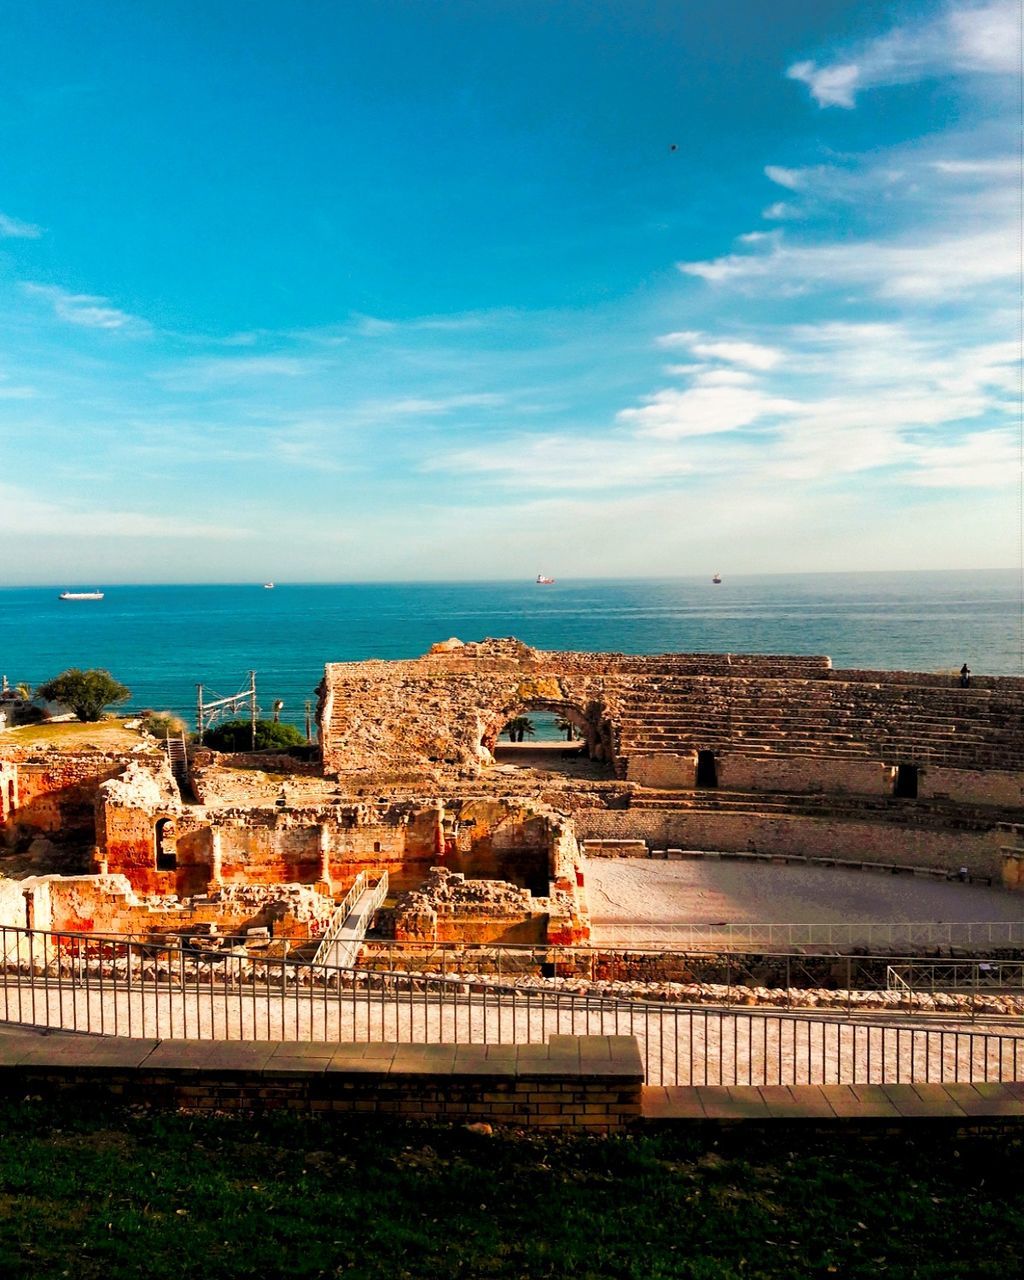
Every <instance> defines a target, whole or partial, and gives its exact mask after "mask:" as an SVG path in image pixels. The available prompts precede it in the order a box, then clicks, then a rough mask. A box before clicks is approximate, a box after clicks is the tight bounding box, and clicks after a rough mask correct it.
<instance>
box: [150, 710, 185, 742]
mask: <svg viewBox="0 0 1024 1280" xmlns="http://www.w3.org/2000/svg"><path fill="white" fill-rule="evenodd" d="M142 727H143V729H145V731H146V732H147V733H151V734H152V735H153V737H154V738H161V739H163V738H178V737H180V736H181V735H182V734H183V733H184V732H185V728H186V725H185V721H184V720H182V718H181V716H176V715H175V714H174V712H173V711H147V712H145V714H144V715H143V717H142Z"/></svg>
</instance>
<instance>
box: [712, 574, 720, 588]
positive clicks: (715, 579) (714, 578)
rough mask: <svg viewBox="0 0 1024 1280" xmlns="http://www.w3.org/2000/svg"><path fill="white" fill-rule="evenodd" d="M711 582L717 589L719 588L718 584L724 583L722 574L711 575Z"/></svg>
mask: <svg viewBox="0 0 1024 1280" xmlns="http://www.w3.org/2000/svg"><path fill="white" fill-rule="evenodd" d="M711 581H712V582H713V583H714V584H715V586H716V587H717V586H718V584H719V583H720V582H721V581H722V575H721V574H720V573H713V574H712V575H711Z"/></svg>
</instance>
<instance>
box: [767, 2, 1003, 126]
mask: <svg viewBox="0 0 1024 1280" xmlns="http://www.w3.org/2000/svg"><path fill="white" fill-rule="evenodd" d="M1019 21H1020V12H1019V5H1018V2H1017V0H992V2H990V3H982V4H969V5H963V4H958V5H954V4H947V5H946V6H945V7H944V9H943V10H942V11H941V12H940V13H938V14H937V15H936V16H934V17H932V18H930V19H924V20H920V21H915V22H910V23H906V24H904V25H902V26H896V27H894V28H893V29H892V30H891V31H888V32H887V33H886V34H885V35H882V36H877V37H876V38H874V39H872V40H867V41H865V42H863V43H862V44H860V45H858V46H856V47H854V48H851V49H850V50H848V51H846V52H844V53H841V54H839V55H837V56H836V57H835V58H834V59H833V60H831V61H828V62H824V63H819V62H816V61H814V60H813V59H806V60H802V61H800V62H794V63H793V65H792V66H791V67H789V69H788V70H787V72H786V74H787V76H788V77H789V78H790V79H791V80H798V81H800V82H801V83H803V84H806V85H807V87H808V89H809V90H810V93H811V97H812V98H813V99H814V100H815V102H817V104H818V105H819V106H820V107H846V108H852V107H853V106H855V105H856V100H857V95H858V94H859V93H861V92H863V91H864V90H866V89H875V88H879V87H881V86H884V85H895V84H907V83H909V82H912V81H915V80H923V79H925V78H928V77H932V76H942V75H950V74H956V73H960V74H963V73H974V74H981V75H1002V76H1013V75H1015V74H1017V69H1018V48H1019V44H1020V31H1019Z"/></svg>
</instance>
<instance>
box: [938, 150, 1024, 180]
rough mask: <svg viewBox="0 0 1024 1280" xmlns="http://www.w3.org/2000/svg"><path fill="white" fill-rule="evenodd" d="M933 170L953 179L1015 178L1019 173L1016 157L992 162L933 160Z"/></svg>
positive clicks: (1003, 157) (997, 159) (1005, 157)
mask: <svg viewBox="0 0 1024 1280" xmlns="http://www.w3.org/2000/svg"><path fill="white" fill-rule="evenodd" d="M931 167H932V168H933V169H935V170H937V171H938V172H939V173H948V174H952V175H953V176H954V177H969V178H1007V179H1010V178H1016V177H1017V175H1018V174H1019V173H1020V160H1019V158H1018V157H1017V156H998V157H996V158H995V159H992V160H934V161H933V162H932V166H931Z"/></svg>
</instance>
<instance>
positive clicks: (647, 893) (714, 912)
mask: <svg viewBox="0 0 1024 1280" xmlns="http://www.w3.org/2000/svg"><path fill="white" fill-rule="evenodd" d="M586 883H587V897H588V901H589V903H590V912H591V923H592V926H593V929H594V940H595V941H599V942H606V943H607V942H610V941H611V940H612V939H613V937H614V935H615V931H616V928H617V927H620V926H626V925H636V924H638V923H641V922H644V923H650V924H652V925H658V924H661V925H665V926H671V925H672V924H733V925H735V924H746V923H758V924H760V923H779V924H782V923H786V924H803V923H815V922H821V923H833V922H834V923H845V922H851V921H857V922H860V921H865V922H868V921H878V922H882V921H929V922H935V921H944V922H951V921H976V920H1021V919H1022V918H1024V897H1022V896H1021V895H1019V894H1011V893H1008V892H1006V891H1005V890H1003V889H997V888H991V887H989V886H987V885H973V884H960V883H959V882H957V881H942V880H925V879H921V878H919V877H917V876H909V875H901V876H894V875H891V874H889V873H887V872H881V871H853V870H846V869H845V868H840V867H801V866H794V865H791V864H790V865H786V866H777V865H775V864H769V863H749V862H732V861H727V860H722V861H719V860H717V859H706V858H695V859H693V860H686V861H682V862H662V861H648V860H646V859H638V858H592V859H589V860H588V862H587V864H586ZM667 940H668V934H667V933H666V941H667Z"/></svg>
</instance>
